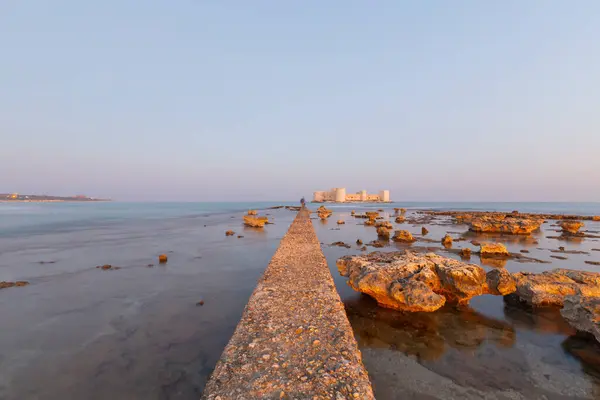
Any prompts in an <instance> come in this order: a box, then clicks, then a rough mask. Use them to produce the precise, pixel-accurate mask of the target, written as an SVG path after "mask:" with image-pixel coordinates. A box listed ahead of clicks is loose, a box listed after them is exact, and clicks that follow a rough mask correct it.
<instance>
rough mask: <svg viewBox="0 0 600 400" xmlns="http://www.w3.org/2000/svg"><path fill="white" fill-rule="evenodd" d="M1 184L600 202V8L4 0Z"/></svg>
mask: <svg viewBox="0 0 600 400" xmlns="http://www.w3.org/2000/svg"><path fill="white" fill-rule="evenodd" d="M0 51H1V52H0V54H1V55H0V136H1V142H0V171H1V172H0V192H4V191H18V192H21V193H54V194H74V193H85V194H88V195H93V196H107V197H113V198H117V199H123V200H150V199H156V200H205V201H210V200H286V199H291V200H296V199H297V198H299V197H300V196H301V195H305V196H307V197H308V196H310V195H311V193H312V192H313V191H314V190H322V189H328V188H330V187H334V186H343V187H346V188H347V189H348V191H357V190H360V189H363V188H364V189H368V190H369V191H377V190H379V189H382V188H388V189H390V190H391V194H392V198H393V199H397V200H439V201H446V200H465V201H470V200H492V201H502V200H515V201H521V200H522V201H526V200H532V201H536V200H548V201H551V200H565V201H571V200H579V201H600V1H597V0H589V1H585V0H578V1H564V0H560V1H558V0H554V1H552V0H530V1H516V0H511V1H479V0H470V1H441V0H440V1H433V0H431V1H416V0H415V1H410V2H409V1H399V0H395V1H391V0H390V1H364V0H363V1H353V0H350V1H348V0H344V1H342V0H335V1H334V0H329V1H275V0H272V1H258V0H257V1H242V0H239V1H225V0H213V1H208V0H206V1H204V0H177V1H167V0H162V1H161V0H137V1H133V0H103V1H81V0H53V1H46V0H29V1H22V0H2V1H0Z"/></svg>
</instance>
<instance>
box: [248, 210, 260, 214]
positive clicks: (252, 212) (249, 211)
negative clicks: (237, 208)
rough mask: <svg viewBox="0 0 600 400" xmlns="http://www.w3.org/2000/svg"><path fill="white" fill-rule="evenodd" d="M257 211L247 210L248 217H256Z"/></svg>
mask: <svg viewBox="0 0 600 400" xmlns="http://www.w3.org/2000/svg"><path fill="white" fill-rule="evenodd" d="M257 214H258V211H256V210H248V215H257Z"/></svg>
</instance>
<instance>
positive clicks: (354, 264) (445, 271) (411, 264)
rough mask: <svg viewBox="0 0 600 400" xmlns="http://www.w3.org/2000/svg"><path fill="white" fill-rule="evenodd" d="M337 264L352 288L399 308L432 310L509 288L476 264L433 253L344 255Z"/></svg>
mask: <svg viewBox="0 0 600 400" xmlns="http://www.w3.org/2000/svg"><path fill="white" fill-rule="evenodd" d="M337 267H338V271H339V273H340V275H342V276H345V277H348V285H349V286H350V287H352V288H353V289H354V290H356V291H359V292H361V293H365V294H368V295H369V296H371V297H373V298H374V299H375V300H376V301H377V303H378V304H379V305H380V306H382V307H387V308H393V309H397V310H402V311H425V312H431V311H435V310H437V309H439V308H440V307H442V306H443V305H444V304H445V303H446V302H451V303H458V304H466V303H468V302H469V300H470V299H471V298H472V297H474V296H479V295H482V294H488V293H489V294H494V293H503V294H506V293H509V291H510V288H509V287H507V286H506V285H505V284H504V283H505V281H504V280H501V279H496V278H495V277H490V279H489V281H490V282H488V280H487V276H486V273H485V271H484V270H483V268H481V267H479V266H477V265H474V264H466V263H464V262H461V261H458V260H454V259H451V258H448V257H442V256H439V255H437V254H433V253H429V254H425V255H420V254H419V255H417V254H413V253H411V252H406V253H400V252H395V253H379V252H375V253H371V254H368V255H363V256H346V257H342V258H340V259H338V261H337ZM508 279H510V276H509V277H508ZM490 286H492V287H493V290H490V289H489V287H490ZM513 289H514V288H513ZM492 292H493V293H492Z"/></svg>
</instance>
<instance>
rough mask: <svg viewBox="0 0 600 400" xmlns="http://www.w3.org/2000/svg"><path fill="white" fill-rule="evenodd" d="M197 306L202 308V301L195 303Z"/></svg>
mask: <svg viewBox="0 0 600 400" xmlns="http://www.w3.org/2000/svg"><path fill="white" fill-rule="evenodd" d="M196 305H197V306H203V305H204V300H200V301H199V302H197V303H196Z"/></svg>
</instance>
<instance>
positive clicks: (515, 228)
mask: <svg viewBox="0 0 600 400" xmlns="http://www.w3.org/2000/svg"><path fill="white" fill-rule="evenodd" d="M542 222H543V220H541V219H537V220H536V219H523V218H506V217H504V216H503V215H500V216H484V217H480V218H474V219H473V220H472V221H471V222H470V227H469V229H470V230H471V231H473V232H482V233H507V234H511V235H529V234H531V232H533V231H536V230H538V229H539V228H540V225H542Z"/></svg>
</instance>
